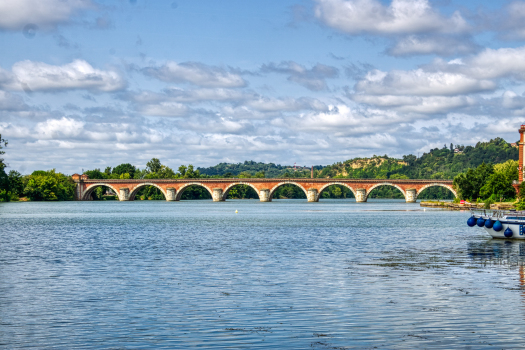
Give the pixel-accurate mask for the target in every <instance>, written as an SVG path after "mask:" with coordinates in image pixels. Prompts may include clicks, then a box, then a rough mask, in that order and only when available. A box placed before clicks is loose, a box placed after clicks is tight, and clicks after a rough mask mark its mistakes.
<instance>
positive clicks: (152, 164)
mask: <svg viewBox="0 0 525 350" xmlns="http://www.w3.org/2000/svg"><path fill="white" fill-rule="evenodd" d="M146 168H147V169H148V170H149V171H150V172H152V173H158V172H159V171H160V169H161V168H162V164H161V163H160V160H159V159H158V158H151V160H150V161H149V162H147V163H146Z"/></svg>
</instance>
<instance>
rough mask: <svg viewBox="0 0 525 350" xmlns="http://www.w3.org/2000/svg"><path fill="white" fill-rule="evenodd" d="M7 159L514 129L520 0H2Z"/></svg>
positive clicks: (135, 160) (273, 151)
mask: <svg viewBox="0 0 525 350" xmlns="http://www.w3.org/2000/svg"><path fill="white" fill-rule="evenodd" d="M0 49H1V51H0V52H1V54H0V134H1V135H2V137H3V138H4V139H7V140H8V141H9V144H8V147H7V148H6V149H5V151H6V154H5V155H4V158H5V161H6V163H7V164H8V165H9V168H8V170H17V171H19V172H21V173H22V174H29V173H31V172H32V171H34V170H48V169H56V170H57V171H60V172H64V173H66V174H72V173H79V172H81V171H82V170H88V169H94V168H101V169H104V168H105V167H107V166H116V165H118V164H121V163H131V164H133V165H135V166H137V167H139V168H144V167H145V164H146V162H147V161H148V160H150V159H151V158H159V159H160V160H161V162H162V163H163V164H166V165H168V166H170V167H172V168H174V169H176V168H178V166H179V165H181V164H186V165H187V164H193V165H194V166H196V167H197V166H201V167H205V166H212V165H215V164H218V163H220V162H229V163H237V162H243V161H245V160H254V161H257V162H272V163H276V164H283V165H291V164H294V163H297V165H301V166H310V165H328V164H333V163H335V162H340V161H344V160H347V159H351V158H354V157H370V156H373V155H384V154H387V155H389V156H391V157H401V156H403V155H406V154H414V155H418V154H422V153H423V152H428V151H429V150H430V149H431V148H436V147H439V148H442V147H443V146H444V145H447V146H448V145H450V143H452V144H453V145H457V144H462V145H474V144H476V143H477V142H479V141H488V140H490V139H493V138H496V137H502V138H504V139H505V140H507V141H508V142H516V141H517V140H518V139H519V134H518V132H517V130H518V129H519V126H520V125H521V124H522V123H523V122H524V121H525V118H524V114H525V1H503V0H502V1H493V0H491V1H487V0H476V1H465V0H461V1H456V0H435V1H428V0H392V1H386V0H385V1H381V0H264V1H263V0H250V1H246V0H223V1H217V0H177V1H172V0H170V1H162V0H156V1H153V0H149V1H146V0H121V1H102V0H0Z"/></svg>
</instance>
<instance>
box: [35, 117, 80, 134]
mask: <svg viewBox="0 0 525 350" xmlns="http://www.w3.org/2000/svg"><path fill="white" fill-rule="evenodd" d="M84 125H85V123H84V122H82V121H79V120H75V119H72V118H66V117H62V118H61V119H48V120H46V121H45V122H40V123H38V124H36V126H35V132H36V134H37V135H38V139H40V140H54V139H61V138H70V137H75V136H78V135H80V134H81V133H82V132H83V129H84Z"/></svg>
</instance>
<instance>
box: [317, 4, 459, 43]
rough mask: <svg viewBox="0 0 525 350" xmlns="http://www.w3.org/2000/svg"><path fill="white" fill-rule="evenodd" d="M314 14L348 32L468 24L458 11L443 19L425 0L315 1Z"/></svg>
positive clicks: (447, 29)
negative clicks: (386, 2)
mask: <svg viewBox="0 0 525 350" xmlns="http://www.w3.org/2000/svg"><path fill="white" fill-rule="evenodd" d="M316 2H317V5H316V7H315V15H316V17H317V18H318V19H320V20H321V21H322V22H323V23H325V24H326V25H328V26H330V27H333V28H335V29H338V30H340V31H342V32H345V33H347V34H352V35H356V34H361V33H368V34H379V35H392V34H415V33H428V32H439V33H460V32H465V31H466V30H467V29H468V25H467V23H466V21H465V20H464V19H463V17H462V16H461V15H460V14H459V12H455V13H454V14H453V15H452V16H451V17H449V18H446V17H444V16H442V15H440V14H439V13H438V12H437V11H435V10H434V9H433V8H432V7H431V6H430V3H429V2H428V0H392V2H391V3H390V5H389V6H385V5H383V4H382V3H381V2H379V1H377V0H316Z"/></svg>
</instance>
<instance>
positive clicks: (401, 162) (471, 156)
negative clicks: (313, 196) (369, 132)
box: [317, 138, 519, 179]
mask: <svg viewBox="0 0 525 350" xmlns="http://www.w3.org/2000/svg"><path fill="white" fill-rule="evenodd" d="M451 146H452V145H450V147H446V146H445V147H443V148H441V149H439V148H435V149H431V150H430V152H428V153H423V155H422V156H421V157H419V158H417V157H416V156H414V155H412V154H410V155H407V156H403V158H402V159H396V158H389V157H388V156H386V155H385V156H382V157H379V156H374V157H372V158H354V159H350V160H347V161H344V162H340V163H336V164H333V165H330V166H327V167H324V168H323V169H322V170H321V171H320V172H319V174H318V175H317V176H318V177H326V176H330V177H345V178H362V179H367V178H376V179H389V178H393V179H395V178H398V179H399V178H409V179H453V178H454V176H456V175H458V174H459V173H462V172H465V171H466V170H467V169H469V168H476V167H477V166H479V165H480V164H482V163H492V164H498V163H503V162H505V161H507V160H509V159H513V160H517V159H518V158H519V151H518V148H517V147H513V146H511V145H510V144H509V143H508V142H506V141H505V140H503V139H501V138H496V139H494V140H490V141H489V142H478V143H477V144H476V145H475V146H466V147H465V146H460V145H457V146H456V147H455V148H452V147H451ZM454 149H457V150H458V151H459V152H455V151H454Z"/></svg>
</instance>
